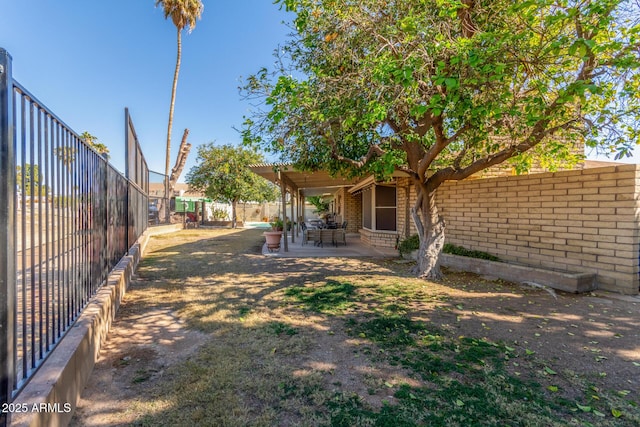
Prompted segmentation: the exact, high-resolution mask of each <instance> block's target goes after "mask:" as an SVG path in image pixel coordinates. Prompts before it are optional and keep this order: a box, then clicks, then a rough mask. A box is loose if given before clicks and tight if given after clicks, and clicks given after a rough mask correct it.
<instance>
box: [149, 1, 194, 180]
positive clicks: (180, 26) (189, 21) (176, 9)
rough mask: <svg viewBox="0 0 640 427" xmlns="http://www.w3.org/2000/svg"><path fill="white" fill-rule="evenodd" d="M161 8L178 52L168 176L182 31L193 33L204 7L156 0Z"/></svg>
mask: <svg viewBox="0 0 640 427" xmlns="http://www.w3.org/2000/svg"><path fill="white" fill-rule="evenodd" d="M157 6H161V7H162V9H163V11H164V17H165V19H168V18H171V21H172V22H173V25H175V27H176V30H177V37H178V39H177V44H178V52H177V58H176V68H175V71H174V73H173V85H172V86H171V103H170V104H169V123H168V124H167V146H166V154H165V167H164V174H165V175H166V176H167V177H168V176H169V164H170V162H171V130H172V128H173V110H174V107H175V104H176V90H177V88H178V75H179V74H180V62H181V60H182V30H184V29H185V28H187V27H188V28H189V32H191V31H193V29H194V28H195V26H196V21H197V20H198V19H200V17H201V16H202V10H203V9H204V6H203V5H202V2H201V1H200V0H156V7H157Z"/></svg>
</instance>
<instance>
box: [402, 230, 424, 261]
mask: <svg viewBox="0 0 640 427" xmlns="http://www.w3.org/2000/svg"><path fill="white" fill-rule="evenodd" d="M418 249H420V237H418V235H417V234H414V235H413V236H410V237H407V238H406V239H404V240H403V241H401V242H400V243H399V244H398V251H400V256H402V255H404V254H408V253H411V252H413V251H415V250H418Z"/></svg>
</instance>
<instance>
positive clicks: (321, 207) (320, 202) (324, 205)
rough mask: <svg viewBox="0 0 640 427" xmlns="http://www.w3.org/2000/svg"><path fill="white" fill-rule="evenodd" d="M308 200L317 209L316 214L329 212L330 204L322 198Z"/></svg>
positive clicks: (313, 197)
mask: <svg viewBox="0 0 640 427" xmlns="http://www.w3.org/2000/svg"><path fill="white" fill-rule="evenodd" d="M306 200H307V202H309V203H311V204H312V205H313V207H315V208H316V210H315V211H314V213H324V212H329V202H327V201H325V200H324V198H323V197H322V196H309V197H307V199H306Z"/></svg>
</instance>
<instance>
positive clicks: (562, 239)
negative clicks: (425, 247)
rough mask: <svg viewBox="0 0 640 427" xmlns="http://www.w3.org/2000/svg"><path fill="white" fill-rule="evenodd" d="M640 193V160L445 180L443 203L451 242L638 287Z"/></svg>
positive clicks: (618, 287) (621, 288)
mask: <svg viewBox="0 0 640 427" xmlns="http://www.w3.org/2000/svg"><path fill="white" fill-rule="evenodd" d="M412 193H413V194H411V198H413V197H415V195H414V194H415V192H414V191H412ZM639 193H640V166H639V165H621V166H613V167H603V168H594V169H583V170H574V171H563V172H556V173H542V174H532V175H524V176H512V177H499V178H490V179H475V180H467V181H461V182H448V183H445V184H444V185H443V186H442V187H441V188H440V189H439V190H438V206H439V208H440V211H441V213H442V215H443V216H444V218H445V220H446V222H447V229H446V235H447V241H448V242H450V243H453V244H456V245H460V246H464V247H466V248H469V249H477V250H482V251H485V252H489V253H491V254H495V255H497V256H499V257H500V258H502V259H504V260H508V261H513V262H518V263H522V264H526V265H532V266H540V267H545V268H551V269H558V270H566V271H575V272H594V273H597V282H598V287H599V288H600V289H605V290H611V291H616V292H622V293H626V294H637V293H638V285H639V278H638V277H639V276H638V274H639V272H640V271H639V267H638V261H639V255H640V232H639V221H640V194H639ZM412 232H415V231H412Z"/></svg>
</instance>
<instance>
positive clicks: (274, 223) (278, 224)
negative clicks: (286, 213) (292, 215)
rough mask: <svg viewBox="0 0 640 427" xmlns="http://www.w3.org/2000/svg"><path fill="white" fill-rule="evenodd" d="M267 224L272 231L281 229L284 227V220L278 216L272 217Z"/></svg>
mask: <svg viewBox="0 0 640 427" xmlns="http://www.w3.org/2000/svg"><path fill="white" fill-rule="evenodd" d="M269 225H270V226H271V229H272V230H274V231H282V230H283V229H284V222H282V220H281V219H280V218H276V219H274V220H273V221H272V222H270V223H269Z"/></svg>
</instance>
